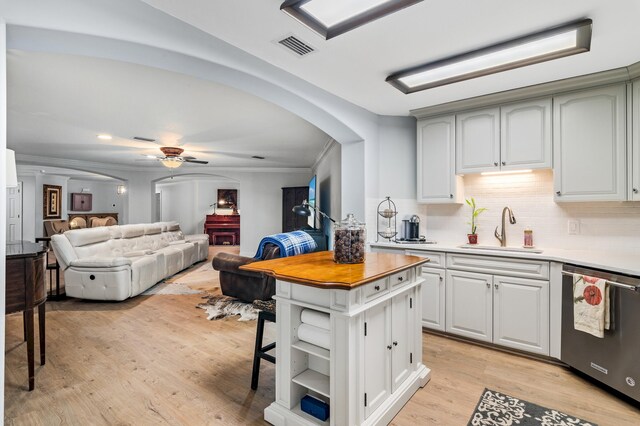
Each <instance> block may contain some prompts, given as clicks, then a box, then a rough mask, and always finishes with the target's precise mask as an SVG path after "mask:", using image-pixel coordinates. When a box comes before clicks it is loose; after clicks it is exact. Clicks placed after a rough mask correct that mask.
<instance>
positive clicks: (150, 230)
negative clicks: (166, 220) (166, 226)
mask: <svg viewBox="0 0 640 426" xmlns="http://www.w3.org/2000/svg"><path fill="white" fill-rule="evenodd" d="M161 232H162V225H158V224H156V223H150V224H147V225H144V235H155V234H159V233H161Z"/></svg>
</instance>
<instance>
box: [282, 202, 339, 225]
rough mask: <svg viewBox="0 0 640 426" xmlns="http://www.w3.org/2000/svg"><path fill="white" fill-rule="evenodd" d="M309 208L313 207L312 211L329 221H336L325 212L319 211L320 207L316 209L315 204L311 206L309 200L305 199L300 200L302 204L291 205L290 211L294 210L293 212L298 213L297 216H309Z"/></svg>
mask: <svg viewBox="0 0 640 426" xmlns="http://www.w3.org/2000/svg"><path fill="white" fill-rule="evenodd" d="M311 209H313V211H314V212H315V213H316V214H317V215H320V216H322V217H326V218H327V219H329V220H330V221H331V222H333V223H336V221H335V220H333V219H331V217H330V216H328V215H327V214H325V213H323V212H322V211H320V209H318V208H317V207H316V206H312V205H311V204H309V202H308V201H307V200H304V201H303V202H302V204H300V205H298V206H293V208H292V209H291V211H292V212H294V213H295V214H297V215H299V216H307V217H308V216H311ZM321 228H322V227H321Z"/></svg>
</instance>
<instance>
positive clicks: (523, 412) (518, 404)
mask: <svg viewBox="0 0 640 426" xmlns="http://www.w3.org/2000/svg"><path fill="white" fill-rule="evenodd" d="M494 425H496V426H497V425H500V426H509V425H517V426H597V425H596V424H595V423H590V422H587V421H585V420H582V419H579V418H577V417H574V416H570V415H569V414H566V413H563V412H561V411H556V410H553V409H551V408H546V407H541V406H539V405H536V404H533V403H531V402H527V401H523V400H521V399H518V398H514V397H512V396H509V395H505V394H502V393H500V392H496V391H492V390H490V389H486V388H485V390H484V392H483V394H482V397H481V398H480V401H479V402H478V405H477V406H476V410H475V411H474V412H473V415H472V416H471V419H470V420H469V423H468V425H467V426H494Z"/></svg>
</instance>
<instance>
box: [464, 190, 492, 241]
mask: <svg viewBox="0 0 640 426" xmlns="http://www.w3.org/2000/svg"><path fill="white" fill-rule="evenodd" d="M465 201H466V202H467V204H468V205H469V207H471V222H467V223H468V224H469V225H471V233H470V234H467V238H468V239H469V244H478V234H476V230H477V228H478V227H477V225H476V219H477V218H478V215H480V213H482V212H483V211H485V210H487V209H486V208H484V207H481V208H478V207H476V200H475V199H474V198H473V197H471V198H470V199H465Z"/></svg>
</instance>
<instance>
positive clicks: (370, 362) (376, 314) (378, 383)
mask: <svg viewBox="0 0 640 426" xmlns="http://www.w3.org/2000/svg"><path fill="white" fill-rule="evenodd" d="M364 321H365V323H366V330H367V331H366V336H365V337H364V352H363V353H364V354H366V355H365V356H364V357H363V359H364V364H365V365H364V392H365V394H366V404H365V408H364V412H365V418H367V417H369V415H370V414H371V413H372V412H373V411H375V409H376V408H378V407H379V406H380V404H382V402H384V401H385V400H386V399H387V398H388V397H389V395H391V348H390V346H391V345H392V343H391V342H392V340H391V301H386V302H384V303H380V304H378V305H375V306H373V307H372V308H370V309H368V310H366V311H365V313H364Z"/></svg>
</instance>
